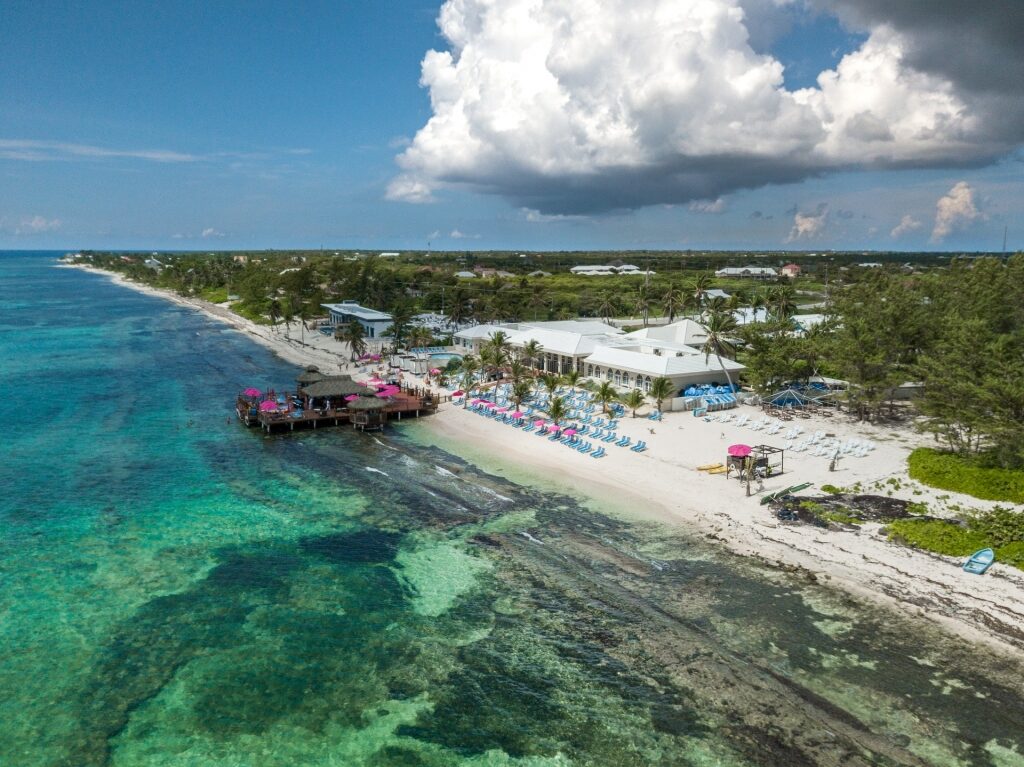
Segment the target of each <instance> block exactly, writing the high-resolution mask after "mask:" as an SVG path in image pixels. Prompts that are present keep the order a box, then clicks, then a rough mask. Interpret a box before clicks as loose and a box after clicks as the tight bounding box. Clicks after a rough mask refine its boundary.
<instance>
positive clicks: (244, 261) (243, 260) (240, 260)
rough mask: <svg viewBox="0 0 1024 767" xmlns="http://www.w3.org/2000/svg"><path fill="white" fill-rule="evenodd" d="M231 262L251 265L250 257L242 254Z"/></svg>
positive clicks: (234, 257) (233, 257)
mask: <svg viewBox="0 0 1024 767" xmlns="http://www.w3.org/2000/svg"><path fill="white" fill-rule="evenodd" d="M231 260H232V261H234V262H235V263H236V264H247V263H249V257H248V256H243V255H241V254H238V255H234V256H232V257H231Z"/></svg>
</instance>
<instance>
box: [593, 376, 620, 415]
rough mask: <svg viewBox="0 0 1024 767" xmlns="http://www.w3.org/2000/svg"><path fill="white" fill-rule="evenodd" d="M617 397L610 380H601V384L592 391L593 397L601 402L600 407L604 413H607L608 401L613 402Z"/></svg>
mask: <svg viewBox="0 0 1024 767" xmlns="http://www.w3.org/2000/svg"><path fill="white" fill-rule="evenodd" d="M618 398H619V393H618V392H617V391H615V387H614V386H612V383H611V381H602V382H601V385H600V386H598V387H597V391H596V392H594V399H596V400H597V401H598V402H600V403H601V409H602V410H603V411H604V413H605V414H607V413H608V403H609V402H614V401H615V400H617V399H618Z"/></svg>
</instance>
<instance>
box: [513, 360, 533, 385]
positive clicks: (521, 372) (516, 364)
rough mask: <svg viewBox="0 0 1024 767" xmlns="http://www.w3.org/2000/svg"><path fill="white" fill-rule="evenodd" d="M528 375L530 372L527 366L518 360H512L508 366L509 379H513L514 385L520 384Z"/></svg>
mask: <svg viewBox="0 0 1024 767" xmlns="http://www.w3.org/2000/svg"><path fill="white" fill-rule="evenodd" d="M528 373H529V371H528V370H527V368H526V365H524V364H523V363H522V362H520V361H519V360H517V359H515V360H512V361H511V362H510V363H509V365H508V377H509V378H510V379H512V383H514V384H515V383H519V382H520V381H522V380H523V379H524V378H526V376H527V374H528Z"/></svg>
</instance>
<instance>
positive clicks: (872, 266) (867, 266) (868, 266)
mask: <svg viewBox="0 0 1024 767" xmlns="http://www.w3.org/2000/svg"><path fill="white" fill-rule="evenodd" d="M857 266H859V267H860V268H861V269H881V268H882V265H881V264H880V263H878V262H877V261H866V262H864V263H863V264H857Z"/></svg>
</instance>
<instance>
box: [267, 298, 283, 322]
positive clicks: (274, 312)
mask: <svg viewBox="0 0 1024 767" xmlns="http://www.w3.org/2000/svg"><path fill="white" fill-rule="evenodd" d="M267 313H268V314H269V315H270V324H271V325H273V326H274V327H275V328H276V327H277V321H278V320H280V319H281V302H280V301H278V300H277V299H276V298H275V299H273V300H272V301H271V302H270V307H269V308H268V309H267Z"/></svg>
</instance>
